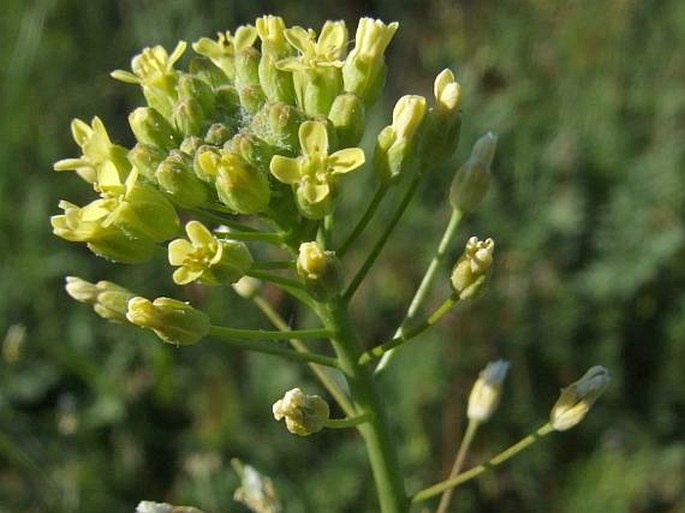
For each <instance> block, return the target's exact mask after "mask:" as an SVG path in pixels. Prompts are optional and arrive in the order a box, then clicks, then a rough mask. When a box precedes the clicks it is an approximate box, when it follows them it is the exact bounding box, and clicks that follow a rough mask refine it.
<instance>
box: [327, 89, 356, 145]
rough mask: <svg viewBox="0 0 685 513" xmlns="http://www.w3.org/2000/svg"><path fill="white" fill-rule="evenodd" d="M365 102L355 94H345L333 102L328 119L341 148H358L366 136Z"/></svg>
mask: <svg viewBox="0 0 685 513" xmlns="http://www.w3.org/2000/svg"><path fill="white" fill-rule="evenodd" d="M364 110H365V109H364V102H363V101H362V100H361V99H360V98H359V96H357V95H356V94H354V93H343V94H341V95H338V96H337V97H336V99H335V100H333V105H331V111H330V112H329V113H328V119H330V120H331V123H333V126H334V127H335V131H336V133H337V136H338V137H337V143H338V146H339V147H341V148H349V147H352V146H357V145H358V144H359V141H361V140H362V136H363V135H364Z"/></svg>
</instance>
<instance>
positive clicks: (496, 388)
mask: <svg viewBox="0 0 685 513" xmlns="http://www.w3.org/2000/svg"><path fill="white" fill-rule="evenodd" d="M508 370H509V362H506V361H504V360H497V361H496V362H489V363H488V364H487V366H486V367H485V369H484V370H482V371H481V373H480V374H479V375H478V379H477V380H476V382H475V383H474V385H473V388H472V389H471V394H470V395H469V402H468V408H467V411H466V416H467V417H468V418H469V419H470V420H475V421H478V422H486V421H487V420H489V419H490V417H492V414H493V413H495V410H496V409H497V406H498V404H499V400H500V396H501V395H502V382H503V381H504V378H506V377H507V371H508Z"/></svg>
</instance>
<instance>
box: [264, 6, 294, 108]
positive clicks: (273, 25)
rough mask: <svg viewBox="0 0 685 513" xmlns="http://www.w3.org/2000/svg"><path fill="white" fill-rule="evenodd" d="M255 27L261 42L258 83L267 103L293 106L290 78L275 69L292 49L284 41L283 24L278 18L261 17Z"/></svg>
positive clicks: (284, 72)
mask: <svg viewBox="0 0 685 513" xmlns="http://www.w3.org/2000/svg"><path fill="white" fill-rule="evenodd" d="M256 26H257V34H258V35H259V38H260V39H261V40H262V57H261V59H260V61H259V83H260V84H261V86H262V89H263V90H264V94H265V95H266V97H267V99H268V100H269V101H272V102H277V101H281V102H285V103H289V104H293V103H295V90H294V88H293V79H292V76H291V74H290V73H289V72H287V71H283V70H280V69H278V68H277V67H276V63H277V62H278V61H280V60H281V59H283V58H284V57H288V56H290V55H291V53H292V48H291V46H290V45H289V44H288V42H287V40H286V39H285V34H284V31H285V23H284V22H283V19H282V18H280V17H278V16H262V17H261V18H258V19H257V23H256Z"/></svg>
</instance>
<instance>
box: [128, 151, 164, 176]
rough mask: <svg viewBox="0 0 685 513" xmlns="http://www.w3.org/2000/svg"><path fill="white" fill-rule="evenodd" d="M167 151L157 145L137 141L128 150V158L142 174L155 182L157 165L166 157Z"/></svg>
mask: <svg viewBox="0 0 685 513" xmlns="http://www.w3.org/2000/svg"><path fill="white" fill-rule="evenodd" d="M166 156H167V152H166V151H164V150H162V149H160V148H158V147H157V146H148V145H147V144H141V143H137V144H136V145H135V146H134V147H133V148H131V150H130V151H129V152H128V160H129V162H131V164H132V165H133V167H135V168H136V169H137V170H138V171H139V172H140V174H141V175H142V176H144V177H145V178H146V179H148V180H150V181H151V182H155V181H156V178H155V171H156V170H157V166H159V164H160V163H161V162H162V161H163V160H164V159H165V158H166Z"/></svg>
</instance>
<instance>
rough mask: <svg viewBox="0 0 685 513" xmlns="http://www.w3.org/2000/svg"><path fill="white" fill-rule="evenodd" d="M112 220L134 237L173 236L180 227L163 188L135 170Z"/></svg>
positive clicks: (118, 201) (153, 238) (110, 220)
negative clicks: (146, 181)
mask: <svg viewBox="0 0 685 513" xmlns="http://www.w3.org/2000/svg"><path fill="white" fill-rule="evenodd" d="M108 222H111V223H113V224H114V225H116V226H118V227H119V228H121V229H122V230H124V231H125V232H127V233H129V234H130V235H131V236H132V237H140V238H144V239H150V240H153V241H155V242H162V241H165V240H168V239H170V238H171V237H173V236H174V235H175V234H176V233H178V229H179V221H178V216H177V215H176V210H175V209H174V206H173V205H172V204H171V202H170V201H169V200H168V199H167V198H166V197H165V196H164V194H162V193H161V192H160V191H159V190H157V189H155V188H154V187H151V186H149V185H147V184H144V183H142V182H141V181H140V180H138V179H137V173H136V172H135V170H134V171H133V172H131V174H130V175H129V177H128V178H127V179H126V191H125V193H124V194H123V196H122V197H120V198H118V199H117V200H116V206H115V207H114V208H113V209H112V211H111V213H110V214H109V217H108Z"/></svg>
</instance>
